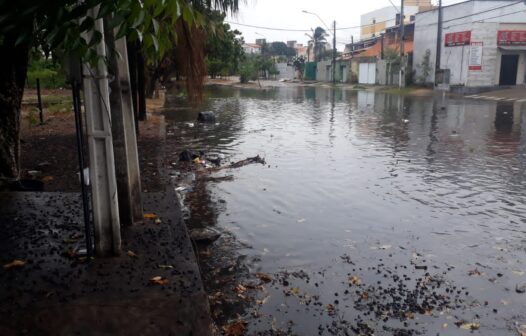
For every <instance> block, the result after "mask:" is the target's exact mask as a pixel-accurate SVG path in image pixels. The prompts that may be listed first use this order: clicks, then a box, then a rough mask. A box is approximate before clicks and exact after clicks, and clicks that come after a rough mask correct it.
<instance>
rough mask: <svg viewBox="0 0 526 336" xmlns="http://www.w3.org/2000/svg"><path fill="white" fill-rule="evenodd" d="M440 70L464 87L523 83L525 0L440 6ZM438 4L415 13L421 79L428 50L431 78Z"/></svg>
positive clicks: (417, 65) (430, 79)
mask: <svg viewBox="0 0 526 336" xmlns="http://www.w3.org/2000/svg"><path fill="white" fill-rule="evenodd" d="M442 13H443V18H442V27H443V28H442V34H441V37H440V46H441V47H440V48H441V53H440V69H445V70H446V71H449V72H450V84H451V85H462V86H466V87H489V86H496V85H520V84H524V83H525V81H524V77H525V61H526V5H525V4H524V3H523V2H517V1H515V0H470V1H466V2H462V3H459V4H455V5H451V6H446V7H444V8H443V9H442ZM437 22H438V9H433V10H430V11H427V12H423V13H419V14H417V15H416V18H415V37H414V53H413V68H414V69H415V70H416V76H415V77H416V79H417V81H420V82H423V78H422V77H423V76H422V75H423V72H422V68H423V67H422V65H423V63H422V62H423V60H424V58H425V54H426V50H429V52H430V63H431V64H430V65H431V67H432V70H431V73H430V75H429V76H428V78H427V79H426V80H425V82H428V83H434V81H435V60H436V54H437V31H438V25H437Z"/></svg>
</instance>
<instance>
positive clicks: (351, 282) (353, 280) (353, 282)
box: [349, 275, 362, 286]
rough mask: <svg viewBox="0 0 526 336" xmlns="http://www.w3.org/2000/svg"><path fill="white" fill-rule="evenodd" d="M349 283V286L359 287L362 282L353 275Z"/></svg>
mask: <svg viewBox="0 0 526 336" xmlns="http://www.w3.org/2000/svg"><path fill="white" fill-rule="evenodd" d="M349 283H350V284H351V285H356V286H359V285H360V284H361V283H362V280H361V279H360V278H359V277H358V276H356V275H353V276H352V277H350V278H349Z"/></svg>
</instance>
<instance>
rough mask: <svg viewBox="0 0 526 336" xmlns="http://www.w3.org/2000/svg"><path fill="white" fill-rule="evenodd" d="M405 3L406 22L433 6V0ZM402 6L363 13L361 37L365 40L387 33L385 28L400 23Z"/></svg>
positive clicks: (417, 0) (407, 0)
mask: <svg viewBox="0 0 526 336" xmlns="http://www.w3.org/2000/svg"><path fill="white" fill-rule="evenodd" d="M404 3H405V5H404V16H405V20H404V22H406V23H409V22H411V21H414V16H415V14H416V13H418V12H421V11H425V10H429V9H432V8H433V5H432V4H431V0H406V1H405V2H404ZM399 13H400V7H399V6H397V7H396V8H395V7H393V6H389V7H384V8H381V9H377V10H375V11H372V12H369V13H366V14H363V15H362V16H361V18H360V25H361V26H362V27H361V29H360V39H361V40H365V39H368V38H371V37H375V36H379V35H380V34H382V33H385V29H386V28H389V27H393V26H396V25H398V24H399V20H400V14H399Z"/></svg>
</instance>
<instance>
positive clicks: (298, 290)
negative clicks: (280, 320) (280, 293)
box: [290, 287, 300, 296]
mask: <svg viewBox="0 0 526 336" xmlns="http://www.w3.org/2000/svg"><path fill="white" fill-rule="evenodd" d="M290 293H291V294H293V295H296V296H298V295H300V289H299V288H298V287H294V288H291V289H290Z"/></svg>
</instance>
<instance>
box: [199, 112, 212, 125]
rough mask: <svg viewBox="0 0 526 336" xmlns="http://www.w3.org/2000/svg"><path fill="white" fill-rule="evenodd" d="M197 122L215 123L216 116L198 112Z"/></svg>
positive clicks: (210, 113)
mask: <svg viewBox="0 0 526 336" xmlns="http://www.w3.org/2000/svg"><path fill="white" fill-rule="evenodd" d="M197 121H199V122H202V123H207V122H210V123H211V122H215V121H216V115H215V114H214V112H210V111H204V112H199V115H198V116H197Z"/></svg>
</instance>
